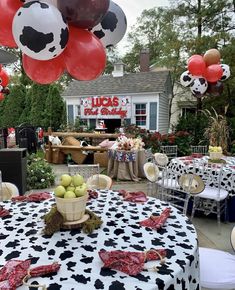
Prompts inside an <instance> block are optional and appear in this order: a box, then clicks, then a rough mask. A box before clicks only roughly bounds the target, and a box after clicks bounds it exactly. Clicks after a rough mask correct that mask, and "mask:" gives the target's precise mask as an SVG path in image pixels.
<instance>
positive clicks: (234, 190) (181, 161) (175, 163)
mask: <svg viewBox="0 0 235 290" xmlns="http://www.w3.org/2000/svg"><path fill="white" fill-rule="evenodd" d="M222 159H223V160H224V161H225V162H226V163H224V164H222V165H223V172H222V176H221V188H223V189H225V190H227V191H228V192H229V199H228V215H229V221H235V157H228V156H224V157H223V158H222ZM208 161H209V156H203V157H201V158H193V157H192V156H185V157H177V158H174V159H172V160H171V161H170V164H169V166H170V167H171V168H172V169H173V170H175V171H177V172H179V173H180V174H183V173H190V172H191V173H194V172H193V170H194V167H195V168H197V166H200V164H202V163H203V162H208ZM190 164H191V166H190ZM185 165H187V166H185ZM185 171H187V172H185ZM196 173H197V172H196ZM212 174H213V166H212ZM201 177H202V179H203V176H201ZM213 185H214V186H216V184H213Z"/></svg>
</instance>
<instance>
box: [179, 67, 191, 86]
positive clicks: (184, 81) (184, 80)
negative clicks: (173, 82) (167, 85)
mask: <svg viewBox="0 0 235 290" xmlns="http://www.w3.org/2000/svg"><path fill="white" fill-rule="evenodd" d="M193 80H194V77H193V75H192V74H191V73H190V72H189V71H188V70H187V71H185V72H183V73H182V74H181V76H180V83H181V85H182V86H184V87H188V86H190V85H191V83H192V82H193Z"/></svg>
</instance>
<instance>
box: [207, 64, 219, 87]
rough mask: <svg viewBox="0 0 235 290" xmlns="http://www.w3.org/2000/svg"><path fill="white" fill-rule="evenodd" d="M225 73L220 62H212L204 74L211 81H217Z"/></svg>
mask: <svg viewBox="0 0 235 290" xmlns="http://www.w3.org/2000/svg"><path fill="white" fill-rule="evenodd" d="M222 75H223V69H222V67H221V65H219V64H212V65H209V66H208V67H207V68H206V71H205V73H204V74H203V76H204V78H205V79H206V80H207V81H208V82H211V83H215V82H217V81H218V80H220V79H221V77H222Z"/></svg>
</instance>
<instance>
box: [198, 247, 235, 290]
mask: <svg viewBox="0 0 235 290" xmlns="http://www.w3.org/2000/svg"><path fill="white" fill-rule="evenodd" d="M199 266H200V280H201V286H202V287H203V288H205V289H213V290H215V289H221V290H222V289H223V290H229V289H235V271H234V269H235V255H232V254H230V253H227V252H225V251H220V250H215V249H209V248H199Z"/></svg>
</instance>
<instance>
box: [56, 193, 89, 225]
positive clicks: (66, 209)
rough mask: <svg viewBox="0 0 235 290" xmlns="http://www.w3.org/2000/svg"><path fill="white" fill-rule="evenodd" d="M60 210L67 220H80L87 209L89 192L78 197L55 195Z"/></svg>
mask: <svg viewBox="0 0 235 290" xmlns="http://www.w3.org/2000/svg"><path fill="white" fill-rule="evenodd" d="M55 199H56V205H57V209H58V211H59V212H60V213H61V214H62V216H63V217H64V219H65V220H66V221H77V220H80V219H81V218H82V217H83V216H84V214H85V210H86V203H87V199H88V194H86V195H84V196H81V197H76V198H61V197H57V196H56V197H55Z"/></svg>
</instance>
